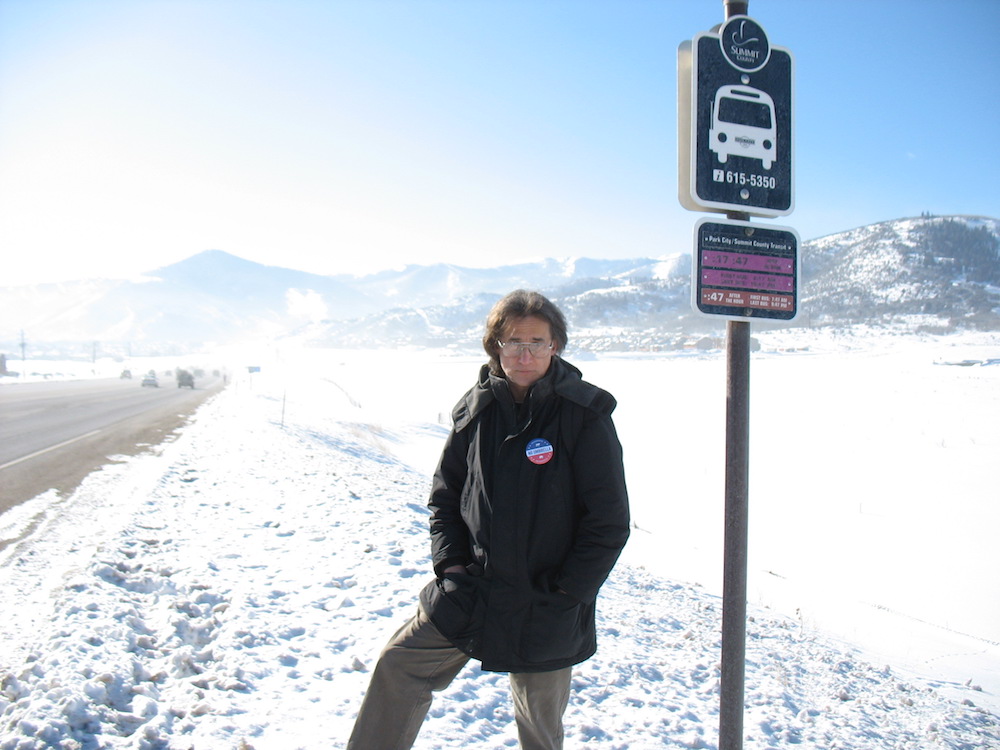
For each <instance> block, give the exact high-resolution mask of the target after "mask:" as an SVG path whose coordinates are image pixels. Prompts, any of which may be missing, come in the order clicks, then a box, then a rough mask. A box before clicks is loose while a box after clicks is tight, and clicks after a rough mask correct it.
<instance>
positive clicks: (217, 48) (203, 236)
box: [0, 0, 1000, 286]
mask: <svg viewBox="0 0 1000 750" xmlns="http://www.w3.org/2000/svg"><path fill="white" fill-rule="evenodd" d="M749 13H750V15H751V16H752V17H753V18H754V19H756V20H757V21H758V22H759V23H760V24H761V25H762V26H763V27H764V28H765V29H766V30H767V33H768V36H769V39H770V41H771V43H772V44H775V45H779V46H782V47H786V48H788V49H790V50H791V52H792V54H793V56H794V58H795V66H796V70H795V93H796V106H795V129H796V135H795V160H796V170H795V179H796V191H795V210H794V211H793V212H792V213H791V214H790V215H788V216H783V217H779V218H778V219H761V221H764V222H768V223H772V224H779V225H782V226H790V227H793V228H794V229H796V230H797V231H798V232H799V234H800V235H801V237H802V238H803V239H812V238H815V237H820V236H823V235H825V234H830V233H833V232H837V231H841V230H845V229H851V228H854V227H856V226H860V225H863V224H868V223H872V222H876V221H882V220H885V219H894V218H900V217H903V216H913V215H919V214H920V213H921V212H923V211H931V212H934V213H938V214H949V213H963V214H985V215H991V216H998V215H1000V142H998V138H997V133H1000V43H998V36H1000V3H998V2H996V1H995V0H935V1H932V0H839V1H838V2H825V3H823V2H811V1H809V0H751V2H750V6H749ZM722 20H723V2H722V0H660V1H658V2H654V1H653V0H603V1H596V0H533V1H532V2H528V1H527V0H503V1H501V0H408V1H404V0H366V1H365V2H362V1H361V0H339V1H338V0H329V1H327V2H319V1H318V0H271V1H265V0H238V1H228V0H128V1H127V2H126V1H123V0H0V248H3V260H2V263H0V274H2V275H0V286H4V285H8V284H21V283H33V282H38V281H62V280H69V279H79V278H91V277H117V276H129V275H132V274H135V273H137V272H140V271H143V270H149V269H153V268H157V267H160V266H163V265H167V264H169V263H173V262H176V261H178V260H181V259H183V258H186V257H189V256H191V255H194V254H196V253H198V252H201V251H203V250H208V249H219V250H225V251H227V252H230V253H233V254H234V255H239V256H241V257H244V258H248V259H250V260H254V261H257V262H260V263H265V264H269V265H278V266H286V267H291V268H298V269H302V270H307V271H311V272H314V273H322V274H335V273H369V272H373V271H377V270H381V269H385V268H392V267H398V266H400V265H403V264H406V263H422V264H423V263H436V262H448V263H456V264H459V265H466V266H496V265H502V264H507V263H516V262H520V261H523V260H528V259H534V258H539V257H574V256H585V257H605V258H610V257H640V256H647V257H657V256H663V255H669V254H673V253H676V252H690V250H691V243H692V239H691V236H692V229H693V227H694V224H695V222H696V221H697V220H698V219H699V218H701V217H702V216H705V215H706V214H702V213H696V212H691V211H687V210H685V209H683V208H682V207H681V206H680V204H679V202H678V199H677V190H678V186H677V183H678V179H677V122H676V119H677V115H676V112H677V106H676V96H677V94H676V88H677V87H676V77H677V73H676V57H677V47H678V45H679V44H680V42H681V41H683V40H685V39H690V38H692V37H693V36H694V35H695V34H696V33H698V32H700V31H707V30H708V29H709V28H711V27H712V26H713V25H715V24H717V23H719V22H721V21H722ZM806 272H808V269H806Z"/></svg>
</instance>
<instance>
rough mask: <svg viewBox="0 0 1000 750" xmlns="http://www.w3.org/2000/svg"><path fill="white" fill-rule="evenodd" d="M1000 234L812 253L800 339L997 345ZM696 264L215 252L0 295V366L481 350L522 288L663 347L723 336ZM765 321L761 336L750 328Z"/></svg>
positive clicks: (965, 230) (617, 343) (598, 339)
mask: <svg viewBox="0 0 1000 750" xmlns="http://www.w3.org/2000/svg"><path fill="white" fill-rule="evenodd" d="M998 247H1000V220H997V219H994V218H990V217H970V216H943V217H942V216H931V215H924V216H921V217H918V218H908V219H898V220H893V221H885V222H881V223H878V224H872V225H868V226H864V227H860V228H857V229H853V230H850V231H845V232H840V233H837V234H833V235H829V236H827V237H823V238H819V239H815V240H810V241H806V242H803V243H801V246H800V253H801V260H802V269H803V270H802V280H801V282H800V288H799V303H798V304H799V311H800V313H799V316H798V318H797V319H796V320H795V321H794V322H793V323H789V324H777V323H774V322H766V323H762V325H767V326H771V327H773V326H775V325H795V326H813V327H816V326H847V325H854V324H858V323H868V324H875V325H879V326H891V327H898V328H902V329H906V330H914V331H917V330H926V331H935V332H948V331H954V330H958V329H962V328H976V329H980V330H1000V251H998ZM691 264H692V259H691V255H690V254H677V255H672V256H665V257H661V258H633V259H618V260H600V259H588V258H582V259H568V260H556V259H545V260H541V261H538V262H535V263H523V264H518V265H501V266H497V267H495V268H465V267H461V266H457V265H445V264H438V265H426V266H421V265H413V266H408V267H406V268H403V269H400V270H392V271H383V272H380V273H377V274H373V275H369V276H362V277H353V276H321V275H316V274H310V273H306V272H303V271H296V270H292V269H287V268H280V267H275V266H265V265H261V264H258V263H254V262H251V261H248V260H245V259H242V258H239V257H236V256H234V255H231V254H229V253H226V252H223V251H220V250H208V251H205V252H202V253H199V254H197V255H195V256H193V257H191V258H188V259H186V260H183V261H181V262H179V263H175V264H173V265H169V266H166V267H163V268H159V269H156V270H154V271H151V272H149V273H148V274H145V275H144V276H142V277H141V278H139V279H133V280H85V281H77V282H68V283H60V284H40V285H32V286H18V287H0V320H2V321H3V322H2V326H0V353H7V354H8V356H11V355H13V354H14V353H15V352H17V351H19V348H20V343H21V335H22V332H23V335H24V338H25V340H26V342H27V346H28V347H29V348H30V351H31V355H32V356H46V355H56V354H58V355H60V356H72V355H74V354H75V355H83V354H85V355H86V356H90V355H91V354H92V352H93V351H94V350H95V347H97V348H99V349H100V351H101V352H103V353H108V354H117V355H120V356H128V355H139V354H147V355H148V354H170V353H178V352H185V351H193V350H198V349H203V348H208V347H212V346H215V345H222V344H230V343H237V342H255V341H257V342H263V341H273V340H276V339H279V340H290V341H295V342H297V343H301V344H305V345H314V346H332V345H337V346H373V345H441V344H449V345H467V344H471V345H474V344H475V342H476V341H477V340H478V338H479V336H480V335H481V328H482V322H483V320H484V319H485V316H486V313H487V311H488V310H489V308H490V306H491V305H492V304H493V302H494V301H496V299H497V298H498V297H499V296H501V295H502V294H504V293H506V292H508V291H510V290H511V289H515V288H519V287H523V288H531V289H538V290H540V291H543V292H544V293H545V294H546V295H548V296H549V297H550V298H552V299H553V301H555V302H556V303H557V304H559V306H560V307H561V308H562V309H563V310H564V312H565V313H566V316H567V319H568V320H569V321H570V323H571V328H572V331H571V334H572V336H573V341H574V345H576V346H581V347H584V348H591V349H618V348H622V349H624V348H628V349H634V348H637V347H638V348H646V349H649V348H661V347H672V346H677V345H679V344H680V343H683V342H685V341H688V340H689V339H690V338H691V337H696V336H704V335H705V334H706V333H710V332H712V331H716V332H718V331H719V330H720V320H719V319H718V318H711V317H706V316H702V315H697V314H695V313H694V312H693V311H692V308H691V302H690V297H691ZM756 324H757V321H755V325H756Z"/></svg>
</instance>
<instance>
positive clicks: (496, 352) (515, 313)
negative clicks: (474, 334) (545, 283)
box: [483, 289, 568, 375]
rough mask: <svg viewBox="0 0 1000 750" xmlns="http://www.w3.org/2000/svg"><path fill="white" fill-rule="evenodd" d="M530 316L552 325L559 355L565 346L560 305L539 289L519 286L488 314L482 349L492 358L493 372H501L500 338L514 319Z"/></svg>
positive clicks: (564, 323) (553, 344)
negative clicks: (528, 289)
mask: <svg viewBox="0 0 1000 750" xmlns="http://www.w3.org/2000/svg"><path fill="white" fill-rule="evenodd" d="M529 315H531V316H534V317H536V318H540V319H542V320H544V321H545V322H546V323H548V324H549V330H550V331H551V333H552V348H553V350H554V353H555V354H559V353H560V352H562V351H563V350H564V349H565V348H566V342H567V340H568V339H567V335H566V318H564V317H563V314H562V312H560V310H559V308H558V307H556V306H555V305H554V304H552V302H551V301H549V300H548V299H547V298H546V297H544V296H543V295H541V294H539V293H538V292H529V291H526V290H524V289H516V290H515V291H513V292H511V293H510V294H508V295H507V296H505V297H503V298H502V299H501V300H499V301H498V302H497V303H496V304H495V305H493V309H492V310H490V314H489V315H487V316H486V332H485V333H484V334H483V349H485V350H486V353H487V354H488V355H489V357H490V371H491V372H492V373H493V374H494V375H500V374H502V373H503V370H502V369H501V367H500V347H499V346H498V345H497V341H499V340H500V337H501V336H503V333H504V331H505V330H506V329H507V327H508V326H509V325H510V324H511V323H512V322H513V321H515V320H518V319H520V318H526V317H528V316H529Z"/></svg>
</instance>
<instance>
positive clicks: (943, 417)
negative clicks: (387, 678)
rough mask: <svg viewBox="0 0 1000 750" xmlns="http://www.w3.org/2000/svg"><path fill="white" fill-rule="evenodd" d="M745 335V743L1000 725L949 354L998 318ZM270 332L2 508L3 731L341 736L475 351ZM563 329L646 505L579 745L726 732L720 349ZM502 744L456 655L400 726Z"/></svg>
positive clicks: (957, 381)
mask: <svg viewBox="0 0 1000 750" xmlns="http://www.w3.org/2000/svg"><path fill="white" fill-rule="evenodd" d="M756 335H758V336H759V338H760V339H761V340H762V341H763V343H764V351H762V352H761V353H759V354H755V355H754V358H753V362H752V366H751V383H752V398H751V409H752V420H751V446H752V447H751V451H752V455H751V477H750V522H751V527H750V545H751V546H750V571H749V590H750V592H751V597H752V602H751V620H750V622H749V624H748V637H747V661H748V663H747V685H746V703H747V708H746V712H745V726H744V729H745V735H746V741H745V747H746V748H747V750H765V749H767V750H771V749H777V748H791V747H815V748H857V749H859V750H860V749H862V748H863V749H866V750H867V749H869V748H908V749H914V750H915V749H917V748H921V749H922V748H968V749H969V750H971V749H972V748H977V749H979V748H1000V718H998V717H1000V577H998V576H997V574H996V571H997V570H998V569H1000V564H998V563H1000V553H998V551H997V550H998V547H997V545H996V544H995V541H994V539H992V538H991V537H995V536H996V530H997V529H998V528H1000V503H998V502H997V501H998V500H1000V497H998V492H997V478H996V466H997V456H998V455H1000V430H998V424H1000V363H998V364H971V365H970V364H969V363H968V362H967V361H969V360H972V361H975V362H979V363H985V362H989V361H990V360H997V359H1000V336H997V335H982V336H962V337H944V338H916V337H881V338H878V339H873V338H870V337H867V336H858V337H839V338H820V337H819V336H818V335H816V334H808V338H804V334H802V333H799V334H798V335H797V336H794V337H793V336H791V335H790V334H785V333H779V332H771V333H761V334H756ZM806 346H808V347H809V348H808V349H807V350H806V349H804V347H806ZM274 355H275V356H274V357H272V358H269V359H268V360H267V361H263V362H261V361H254V362H252V363H251V364H255V365H260V366H261V368H262V369H261V371H260V372H259V373H256V374H253V375H250V374H249V373H247V372H246V370H245V369H243V370H242V371H239V370H234V372H237V373H239V374H238V376H236V377H234V378H233V380H232V381H231V384H230V386H229V388H227V390H225V391H224V392H222V393H221V394H220V395H218V396H216V397H215V398H214V399H212V400H211V401H210V402H208V403H207V404H205V405H204V406H203V407H202V408H201V409H200V410H199V411H198V412H197V414H196V416H195V417H194V419H193V420H192V422H191V424H190V425H189V426H188V427H186V428H185V429H184V431H183V432H182V434H181V435H180V436H179V437H178V438H177V439H176V440H174V441H173V442H170V443H167V444H165V445H162V446H159V447H158V448H156V449H155V450H154V451H153V452H152V453H149V454H146V455H141V456H137V457H131V458H122V459H121V462H119V463H114V464H109V465H108V466H107V467H105V468H104V469H102V470H101V471H99V472H95V473H94V474H93V475H91V476H90V477H89V478H88V479H87V480H86V481H85V482H84V484H83V485H82V486H81V487H80V488H79V489H78V491H77V492H76V493H75V494H74V495H73V496H71V497H69V498H65V499H60V498H57V497H55V496H54V495H52V494H46V495H43V496H40V497H38V498H36V499H35V500H33V501H31V502H30V503H28V504H26V505H24V506H21V507H20V508H17V509H15V510H14V511H11V512H9V513H7V514H5V515H3V516H0V540H4V539H13V538H16V537H17V536H18V535H20V533H22V532H23V531H24V530H25V529H27V528H29V527H30V526H32V525H37V528H35V530H34V531H33V532H32V533H31V534H30V535H29V536H28V538H27V539H26V540H25V541H22V542H18V543H12V544H8V545H7V546H6V547H5V548H4V549H3V550H2V551H0V596H2V602H3V604H2V605H0V606H2V608H3V617H0V676H2V690H0V750H29V749H30V750H35V749H37V748H60V749H64V750H68V749H70V748H81V749H83V748H134V749H140V748H143V749H149V750H154V749H157V748H160V749H164V750H166V749H170V750H180V749H189V748H193V749H196V750H220V749H228V748H234V749H236V748H239V749H242V750H248V749H249V748H255V749H256V750H265V749H273V750H290V749H292V748H309V749H311V748H330V747H334V748H336V747H341V746H342V745H343V743H344V741H345V739H346V737H347V735H348V734H349V732H350V728H351V723H352V719H353V715H354V711H355V710H356V708H357V705H358V702H359V700H360V698H361V695H362V693H363V691H364V689H365V687H366V684H367V680H368V677H369V673H370V669H371V667H372V665H373V662H374V659H375V657H376V656H377V653H378V650H379V648H380V647H381V645H382V644H383V643H384V641H385V640H386V638H388V636H389V635H390V634H391V633H392V631H393V630H394V629H395V628H396V627H398V626H399V625H400V624H401V623H402V621H403V620H404V619H405V618H406V617H407V616H408V615H409V614H410V613H412V611H413V609H414V607H415V602H416V595H417V592H418V591H419V589H420V588H421V586H422V585H423V584H424V582H425V581H426V580H427V579H428V578H429V576H430V570H429V563H428V544H427V532H426V511H425V508H424V501H425V496H426V492H427V488H428V480H429V475H430V473H431V471H432V470H433V468H434V462H435V460H436V457H437V452H438V451H439V450H440V447H441V443H442V441H443V439H444V436H445V434H446V431H447V425H446V424H445V422H446V415H447V413H448V412H449V410H450V407H451V405H452V403H453V402H454V401H455V400H456V399H457V397H458V396H459V395H460V393H461V392H462V391H463V390H464V389H465V388H466V387H467V386H468V385H469V384H471V383H472V381H473V380H474V377H475V373H476V370H477V368H478V364H479V362H480V361H481V359H482V358H481V357H480V356H479V355H476V354H475V353H465V354H462V353H456V352H443V351H433V352H432V351H420V352H416V351H415V352H406V351H394V352H388V351H381V352H345V351H313V352H291V351H275V352H274ZM567 359H569V360H570V361H573V362H575V363H576V364H578V365H579V366H580V367H581V369H582V370H583V371H584V376H585V377H586V378H587V379H589V380H592V381H593V382H596V383H598V384H600V385H602V386H604V387H606V388H608V389H609V390H611V391H612V392H613V393H615V395H616V396H617V397H618V400H619V408H618V411H617V412H616V424H617V425H618V429H619V433H620V435H621V439H622V442H623V445H624V447H625V451H626V464H627V465H626V469H627V472H628V481H629V489H630V494H631V499H632V509H633V516H634V521H635V524H636V528H635V530H634V532H633V536H632V539H631V540H630V542H629V546H628V547H627V549H626V552H625V554H624V556H623V559H622V562H621V563H620V564H619V566H618V567H617V568H616V570H615V572H614V573H613V574H612V577H611V579H610V580H609V582H608V584H607V585H606V587H605V589H604V590H603V592H602V598H601V602H600V621H599V629H600V634H599V639H600V648H599V652H598V655H597V656H596V657H595V658H594V659H592V660H590V661H589V662H587V663H585V664H583V665H580V667H579V668H577V669H576V671H575V675H574V688H575V690H574V695H573V697H572V700H571V703H570V707H569V710H568V711H567V715H566V726H567V747H577V746H581V745H585V746H588V747H594V748H604V749H606V750H612V749H613V748H614V749H622V750H624V749H628V750H640V749H644V748H661V747H678V748H715V747H717V743H718V740H717V733H718V686H719V685H718V683H719V641H720V636H719V628H720V616H721V600H720V598H719V594H720V591H721V570H722V527H723V513H722V506H723V466H724V465H723V451H724V443H725V435H724V419H723V415H724V410H725V358H724V356H723V355H721V354H718V353H715V354H704V353H702V354H693V353H692V354H688V355H678V354H675V355H673V356H666V355H641V354H635V355H628V356H626V355H602V356H601V357H598V358H595V357H588V356H583V355H582V354H581V355H578V356H575V357H574V355H573V352H572V351H570V352H569V353H567ZM959 362H962V363H965V364H966V366H958V365H956V364H948V363H959ZM0 543H2V542H0ZM516 744H517V742H516V730H515V728H514V726H513V723H512V708H511V705H510V699H509V696H508V691H507V685H506V678H505V677H504V676H502V675H495V674H489V673H482V672H480V671H479V670H478V669H477V668H476V667H475V665H474V664H473V665H470V666H469V667H468V668H467V669H466V671H465V672H463V673H462V675H460V677H459V678H458V679H457V680H456V681H455V683H454V684H453V685H452V686H451V687H450V688H449V689H448V690H447V691H446V693H445V694H444V695H443V696H442V697H441V698H439V699H438V700H437V701H436V702H435V704H434V706H433V707H432V709H431V715H430V717H429V719H428V722H427V723H426V725H425V727H424V730H423V732H422V734H421V736H420V738H419V740H418V742H417V747H418V748H454V749H456V750H457V749H458V748H470V747H475V748H483V749H484V750H485V749H487V748H507V747H516Z"/></svg>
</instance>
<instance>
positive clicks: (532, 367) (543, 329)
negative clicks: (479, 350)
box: [500, 315, 557, 401]
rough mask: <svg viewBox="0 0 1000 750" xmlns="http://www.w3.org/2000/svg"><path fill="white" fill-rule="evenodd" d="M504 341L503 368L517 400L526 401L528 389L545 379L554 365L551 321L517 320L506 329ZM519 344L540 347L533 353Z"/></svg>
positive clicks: (502, 349) (501, 363) (533, 318)
mask: <svg viewBox="0 0 1000 750" xmlns="http://www.w3.org/2000/svg"><path fill="white" fill-rule="evenodd" d="M500 341H501V342H502V343H503V344H504V346H502V347H500V367H501V369H503V373H504V375H506V376H507V380H508V381H509V382H510V389H511V392H512V393H513V394H514V400H516V401H522V400H524V397H525V396H526V395H527V393H528V390H529V389H530V388H531V386H533V385H534V384H535V383H537V382H538V381H539V380H541V379H542V377H544V375H545V373H547V372H548V371H549V365H550V364H551V363H552V355H553V354H556V353H557V352H556V351H555V349H553V348H552V331H551V328H550V326H549V324H548V322H546V321H544V320H542V319H541V318H536V317H535V316H534V315H529V316H527V317H524V318H517V319H516V320H514V321H512V322H511V323H510V325H509V326H507V328H506V329H505V330H504V333H503V336H502V337H501V339H500ZM519 344H540V345H541V346H540V347H538V351H537V352H535V353H534V354H532V352H531V351H530V350H529V349H528V348H527V347H521V346H519Z"/></svg>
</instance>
